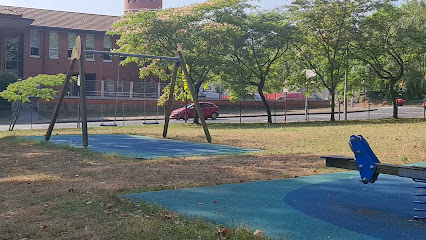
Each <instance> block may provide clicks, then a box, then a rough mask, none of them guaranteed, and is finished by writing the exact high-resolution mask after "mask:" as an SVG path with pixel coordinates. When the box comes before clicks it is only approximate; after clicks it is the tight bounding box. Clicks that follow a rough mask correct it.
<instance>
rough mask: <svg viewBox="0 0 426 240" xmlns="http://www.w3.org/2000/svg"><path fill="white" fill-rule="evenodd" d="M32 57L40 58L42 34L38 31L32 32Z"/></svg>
mask: <svg viewBox="0 0 426 240" xmlns="http://www.w3.org/2000/svg"><path fill="white" fill-rule="evenodd" d="M30 56H31V57H40V32H39V31H38V30H31V31H30Z"/></svg>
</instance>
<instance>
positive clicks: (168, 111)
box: [163, 62, 180, 138]
mask: <svg viewBox="0 0 426 240" xmlns="http://www.w3.org/2000/svg"><path fill="white" fill-rule="evenodd" d="M179 65H180V62H175V66H174V67H173V73H172V81H171V82H170V91H169V99H168V100H167V105H166V107H165V108H164V110H165V111H166V112H165V114H164V129H163V138H166V137H167V131H168V129H169V121H170V114H171V113H172V105H173V97H174V91H175V85H176V78H177V72H178V68H179Z"/></svg>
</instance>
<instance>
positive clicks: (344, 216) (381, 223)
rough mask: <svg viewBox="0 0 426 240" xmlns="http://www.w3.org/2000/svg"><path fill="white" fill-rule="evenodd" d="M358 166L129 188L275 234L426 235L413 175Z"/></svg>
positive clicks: (182, 210)
mask: <svg viewBox="0 0 426 240" xmlns="http://www.w3.org/2000/svg"><path fill="white" fill-rule="evenodd" d="M359 178H360V177H359V173H358V172H356V171H350V172H342V173H331V174H324V175H315V176H308V177H301V178H293V179H283V180H273V181H261V182H252V183H242V184H229V185H221V186H211V187H202V188H191V189H178V190H165V191H159V192H148V193H138V194H129V195H125V196H122V198H130V199H132V200H133V201H144V202H149V203H154V204H158V205H161V206H164V207H165V208H167V209H170V210H172V211H174V212H176V213H179V214H182V215H184V216H187V217H190V218H203V219H206V220H208V221H211V222H213V223H215V224H223V225H227V226H232V227H241V226H243V227H249V228H250V229H251V230H252V231H254V230H256V229H259V230H261V231H263V232H264V234H265V235H266V236H269V237H272V238H276V239H425V238H426V222H415V221H412V220H411V219H412V216H413V215H415V213H414V210H413V209H414V207H415V206H414V203H413V202H414V200H415V196H414V194H413V193H414V192H415V191H416V190H415V188H414V185H415V183H414V182H413V181H412V180H411V179H407V178H401V177H396V176H389V175H380V176H379V180H378V181H377V182H376V183H374V184H368V185H364V184H362V183H360V182H359Z"/></svg>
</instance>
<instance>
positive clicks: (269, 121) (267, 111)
mask: <svg viewBox="0 0 426 240" xmlns="http://www.w3.org/2000/svg"><path fill="white" fill-rule="evenodd" d="M257 91H258V93H259V95H260V98H261V99H262V102H263V105H264V106H265V109H266V113H267V114H268V123H269V124H272V113H271V108H269V104H268V101H266V98H265V96H264V95H263V86H262V85H259V86H258V87H257Z"/></svg>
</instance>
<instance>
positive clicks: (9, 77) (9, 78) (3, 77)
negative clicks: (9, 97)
mask: <svg viewBox="0 0 426 240" xmlns="http://www.w3.org/2000/svg"><path fill="white" fill-rule="evenodd" d="M16 81H18V77H16V75H14V74H12V73H8V72H0V91H4V90H6V88H7V86H8V85H9V84H11V83H14V82H16ZM5 103H6V101H4V100H0V105H3V104H5Z"/></svg>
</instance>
